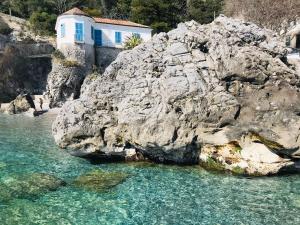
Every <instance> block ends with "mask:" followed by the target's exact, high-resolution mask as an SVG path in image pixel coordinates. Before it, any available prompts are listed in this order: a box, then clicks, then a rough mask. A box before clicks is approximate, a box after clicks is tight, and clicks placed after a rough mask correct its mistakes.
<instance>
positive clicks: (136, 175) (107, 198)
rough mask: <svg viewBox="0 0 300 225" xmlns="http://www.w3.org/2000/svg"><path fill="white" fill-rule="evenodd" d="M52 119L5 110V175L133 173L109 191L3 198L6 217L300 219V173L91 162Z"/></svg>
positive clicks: (0, 136) (34, 220)
mask: <svg viewBox="0 0 300 225" xmlns="http://www.w3.org/2000/svg"><path fill="white" fill-rule="evenodd" d="M52 120H53V118H51V116H48V117H45V116H44V117H40V118H26V117H22V116H3V115H0V181H1V180H2V181H3V180H5V179H9V178H10V177H11V176H13V175H15V174H30V173H34V172H39V173H40V172H41V173H48V174H51V175H55V176H57V177H59V178H61V179H64V180H65V181H66V182H68V183H70V182H72V180H74V179H75V178H76V177H77V176H78V175H80V174H83V173H86V172H88V171H91V170H94V169H97V168H101V169H103V170H105V171H122V172H126V173H129V174H130V175H131V176H130V177H129V178H128V179H127V180H126V181H125V182H124V183H122V184H120V185H118V186H117V187H115V188H112V189H111V190H110V191H108V192H103V193H96V192H91V191H87V190H82V189H77V188H74V187H72V186H66V187H63V188H60V189H59V190H58V191H55V192H50V193H46V194H43V195H41V196H39V197H38V198H35V199H14V200H12V201H9V202H3V201H2V202H1V199H0V224H1V225H6V224H8V225H15V224H26V225H28V224H63V225H65V224H72V225H81V224H82V225H95V224H101V225H105V224H109V225H114V224H124V225H130V224H159V225H161V224H174V225H181V224H182V225H185V224H204V225H206V224H212V225H216V224H224V225H228V224H253V225H254V224H255V225H257V224H278V225H279V224H280V225H282V224H284V225H289V224H291V225H296V224H300V176H299V175H294V176H284V177H267V178H255V179H247V178H243V177H234V176H230V175H224V174H215V173H210V172H207V171H205V170H203V169H200V168H199V167H176V166H162V165H158V166H151V165H149V166H143V165H141V164H102V165H92V164H90V163H89V162H87V161H86V160H84V159H80V158H75V157H72V156H70V155H69V154H68V153H66V152H64V151H63V150H60V149H58V148H57V147H56V145H55V143H54V141H53V138H52V136H51V121H52Z"/></svg>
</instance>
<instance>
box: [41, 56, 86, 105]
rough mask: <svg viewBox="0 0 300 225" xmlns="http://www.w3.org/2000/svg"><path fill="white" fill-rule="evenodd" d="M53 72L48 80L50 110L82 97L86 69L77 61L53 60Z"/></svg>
mask: <svg viewBox="0 0 300 225" xmlns="http://www.w3.org/2000/svg"><path fill="white" fill-rule="evenodd" d="M52 66H53V67H52V71H51V73H50V74H49V75H48V80H47V92H46V93H47V96H48V98H49V101H50V108H55V107H61V106H62V105H63V104H64V103H65V102H66V101H70V100H74V99H77V98H79V96H80V88H81V85H82V83H83V80H84V78H85V74H86V72H85V69H84V67H83V66H82V65H80V64H78V63H77V62H76V61H65V60H63V59H61V60H58V59H53V60H52Z"/></svg>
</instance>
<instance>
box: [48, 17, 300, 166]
mask: <svg viewBox="0 0 300 225" xmlns="http://www.w3.org/2000/svg"><path fill="white" fill-rule="evenodd" d="M286 54H287V49H286V47H285V44H284V43H282V42H281V41H280V38H279V37H278V36H276V34H275V33H273V32H272V31H270V30H267V29H264V28H261V27H258V26H256V25H255V24H252V23H248V22H247V23H246V22H243V21H240V20H235V19H231V18H227V17H224V16H220V17H218V18H217V19H216V20H215V21H214V22H212V23H211V24H207V25H200V24H198V23H196V22H194V21H191V22H186V23H182V24H179V25H178V28H177V29H175V30H172V31H170V32H169V33H160V34H158V35H155V36H154V37H153V39H152V40H151V41H149V42H146V43H143V44H141V45H140V46H138V47H136V48H134V49H133V50H131V51H124V52H122V53H120V55H119V56H118V57H117V59H116V60H115V61H114V62H113V63H112V64H111V65H110V66H109V67H108V68H107V69H106V71H105V73H104V74H103V75H101V76H97V77H95V79H93V80H91V79H90V80H89V82H85V83H84V85H83V87H82V93H81V96H80V98H79V99H77V100H75V101H72V102H67V103H66V104H65V105H64V106H63V108H62V110H61V112H60V114H59V115H58V117H57V118H56V121H55V122H54V124H53V135H54V138H55V141H56V143H57V144H58V145H59V146H60V147H62V148H73V149H76V151H79V152H82V155H84V156H85V157H88V156H92V157H94V156H95V155H97V154H98V155H101V156H105V155H109V156H111V154H113V153H114V149H115V148H122V149H123V151H124V152H125V151H126V149H132V148H134V149H136V151H137V152H138V153H140V154H142V155H144V156H145V157H147V158H149V159H151V160H153V161H156V162H162V163H177V164H195V163H199V155H201V153H202V151H204V150H203V148H204V146H206V145H212V146H214V145H216V144H217V145H225V144H228V143H230V142H232V141H239V142H240V143H239V144H240V145H242V137H243V135H244V134H245V133H247V132H250V131H251V132H255V133H258V134H261V136H263V137H266V139H268V140H270V141H275V140H276V141H277V142H278V144H279V145H280V146H283V148H282V149H280V150H279V151H283V154H285V153H287V152H289V151H290V152H295V150H296V149H299V145H300V139H299V138H298V137H299V127H300V117H299V114H300V113H299V112H300V96H299V93H300V92H299V74H297V73H296V72H295V70H294V69H293V68H292V67H289V65H288V64H287V63H286ZM287 137H288V138H287ZM241 147H244V146H241ZM118 154H120V152H118ZM124 154H125V153H124ZM278 154H279V153H278ZM280 154H282V153H280ZM287 155H290V156H291V155H292V154H290V153H289V154H287ZM200 158H201V157H200ZM249 160H250V159H249ZM263 161H265V160H263ZM271 164H272V163H271Z"/></svg>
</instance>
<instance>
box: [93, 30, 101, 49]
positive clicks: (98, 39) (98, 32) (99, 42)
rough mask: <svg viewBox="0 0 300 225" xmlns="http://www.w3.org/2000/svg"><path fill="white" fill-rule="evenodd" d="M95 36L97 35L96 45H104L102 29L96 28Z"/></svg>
mask: <svg viewBox="0 0 300 225" xmlns="http://www.w3.org/2000/svg"><path fill="white" fill-rule="evenodd" d="M94 37H95V45H96V46H102V31H101V30H97V29H96V30H95V36H94Z"/></svg>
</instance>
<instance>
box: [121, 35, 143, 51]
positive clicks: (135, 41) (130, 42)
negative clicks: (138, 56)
mask: <svg viewBox="0 0 300 225" xmlns="http://www.w3.org/2000/svg"><path fill="white" fill-rule="evenodd" d="M142 42H143V40H142V39H141V38H140V37H138V36H137V35H132V36H131V37H129V38H127V39H126V41H125V44H124V47H125V49H127V50H130V49H133V48H135V47H136V46H138V45H140V44H141V43H142Z"/></svg>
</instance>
